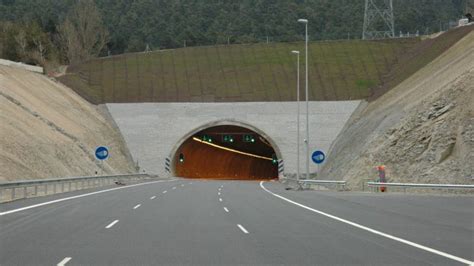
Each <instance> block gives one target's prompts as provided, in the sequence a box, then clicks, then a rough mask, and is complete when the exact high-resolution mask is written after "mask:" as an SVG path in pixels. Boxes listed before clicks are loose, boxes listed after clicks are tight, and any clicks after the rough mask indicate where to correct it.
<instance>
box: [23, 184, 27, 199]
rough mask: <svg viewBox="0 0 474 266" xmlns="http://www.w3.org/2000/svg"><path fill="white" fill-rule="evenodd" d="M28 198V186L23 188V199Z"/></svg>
mask: <svg viewBox="0 0 474 266" xmlns="http://www.w3.org/2000/svg"><path fill="white" fill-rule="evenodd" d="M27 197H28V186H24V187H23V198H24V199H26V198H27Z"/></svg>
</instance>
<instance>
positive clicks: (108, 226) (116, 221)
mask: <svg viewBox="0 0 474 266" xmlns="http://www.w3.org/2000/svg"><path fill="white" fill-rule="evenodd" d="M118 222H119V220H115V221H113V222H111V223H110V224H109V225H107V226H106V227H105V228H106V229H109V228H111V227H112V226H114V225H115V224H116V223H118Z"/></svg>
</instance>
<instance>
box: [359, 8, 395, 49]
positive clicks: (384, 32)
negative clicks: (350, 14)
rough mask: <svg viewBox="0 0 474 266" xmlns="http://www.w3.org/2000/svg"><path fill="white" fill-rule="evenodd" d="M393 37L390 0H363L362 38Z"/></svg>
mask: <svg viewBox="0 0 474 266" xmlns="http://www.w3.org/2000/svg"><path fill="white" fill-rule="evenodd" d="M394 37H395V26H394V16H393V3H392V0H365V13H364V28H363V31H362V39H363V40H373V39H384V38H394Z"/></svg>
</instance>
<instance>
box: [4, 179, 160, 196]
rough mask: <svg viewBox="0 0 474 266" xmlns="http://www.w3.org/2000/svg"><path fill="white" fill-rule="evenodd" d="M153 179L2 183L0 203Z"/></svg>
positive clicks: (57, 180)
mask: <svg viewBox="0 0 474 266" xmlns="http://www.w3.org/2000/svg"><path fill="white" fill-rule="evenodd" d="M151 178H152V177H151V176H149V175H147V174H127V175H110V176H81V177H67V178H57V179H37V180H25V181H13V182H4V183H0V203H3V202H9V201H14V200H18V199H26V198H33V197H39V196H46V195H54V194H58V193H63V192H70V191H78V190H83V189H89V188H97V187H104V186H110V185H113V184H116V185H126V184H131V183H138V182H141V181H144V180H147V179H151Z"/></svg>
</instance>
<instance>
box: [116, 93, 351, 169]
mask: <svg viewBox="0 0 474 266" xmlns="http://www.w3.org/2000/svg"><path fill="white" fill-rule="evenodd" d="M359 104H360V101H336V102H310V104H309V109H310V118H309V120H310V141H309V145H310V151H311V152H312V151H314V150H316V149H321V150H323V151H325V152H327V151H328V150H329V148H330V146H331V144H332V142H333V141H334V139H335V138H336V137H337V135H338V134H339V133H340V131H341V129H342V128H343V127H344V125H345V123H346V122H347V120H348V119H349V117H350V116H351V114H352V113H353V112H354V110H355V109H356V108H357V106H359ZM107 108H108V109H109V111H110V114H111V115H112V117H113V118H114V120H115V122H116V123H117V125H118V127H119V128H120V131H121V132H122V134H123V136H124V139H125V141H126V143H127V145H128V148H129V150H130V152H131V153H132V156H133V158H134V160H135V161H138V163H139V165H140V167H141V169H143V170H145V171H146V172H147V173H151V174H158V175H160V176H171V173H169V172H167V171H166V169H165V160H166V158H173V156H174V153H175V152H176V150H177V149H178V148H179V145H181V143H182V142H183V141H184V140H185V139H186V138H187V137H189V136H192V135H193V134H194V133H196V132H198V131H200V130H202V129H205V128H207V127H210V126H214V125H225V124H230V125H241V126H244V127H248V128H250V129H252V130H254V131H256V132H257V133H260V134H262V135H263V136H265V137H266V138H267V139H268V140H269V141H270V142H271V144H272V145H273V146H274V149H275V150H276V152H277V155H278V156H279V157H280V159H283V162H284V170H283V174H285V175H292V174H294V173H296V153H297V147H296V130H297V128H296V103H295V102H240V103H125V104H119V103H117V104H107ZM301 111H302V112H301V129H300V130H301V136H300V140H301V143H300V145H301V149H300V151H301V154H300V158H301V159H300V160H301V163H300V169H301V173H304V172H305V169H306V168H305V162H306V161H305V158H306V157H305V155H304V151H305V148H304V147H305V146H304V143H303V139H304V138H305V128H306V124H305V119H306V118H305V113H304V111H305V104H304V102H302V103H301ZM111 156H113V151H111ZM171 168H172V167H171ZM310 171H311V172H313V173H314V172H316V171H317V166H316V165H315V164H314V163H312V162H310Z"/></svg>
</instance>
